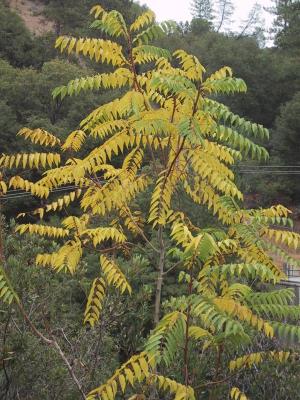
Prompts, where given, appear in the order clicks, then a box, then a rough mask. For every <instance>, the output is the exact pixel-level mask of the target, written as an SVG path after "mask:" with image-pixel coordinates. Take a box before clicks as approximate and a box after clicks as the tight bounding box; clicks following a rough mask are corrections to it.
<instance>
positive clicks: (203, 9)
mask: <svg viewBox="0 0 300 400" xmlns="http://www.w3.org/2000/svg"><path fill="white" fill-rule="evenodd" d="M192 14H193V17H194V18H199V19H204V20H206V21H208V22H212V20H213V19H214V15H213V7H212V4H211V1H210V0H193V1H192Z"/></svg>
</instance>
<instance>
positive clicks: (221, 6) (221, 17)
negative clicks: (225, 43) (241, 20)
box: [215, 0, 234, 32]
mask: <svg viewBox="0 0 300 400" xmlns="http://www.w3.org/2000/svg"><path fill="white" fill-rule="evenodd" d="M217 9H218V17H217V21H216V22H215V27H216V31H217V32H220V30H221V29H222V28H223V29H224V27H225V26H226V25H227V24H229V23H230V22H232V21H231V17H232V14H233V12H234V5H233V2H232V1H231V0H218V1H217Z"/></svg>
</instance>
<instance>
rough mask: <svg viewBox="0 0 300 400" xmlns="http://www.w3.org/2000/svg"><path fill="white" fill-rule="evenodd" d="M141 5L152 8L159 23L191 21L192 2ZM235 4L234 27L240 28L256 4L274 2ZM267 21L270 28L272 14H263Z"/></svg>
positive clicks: (144, 0)
mask: <svg viewBox="0 0 300 400" xmlns="http://www.w3.org/2000/svg"><path fill="white" fill-rule="evenodd" d="M139 2H140V4H146V5H147V6H148V7H149V8H151V9H152V10H153V11H154V12H155V14H156V16H157V19H158V21H163V20H167V19H173V20H175V21H187V20H190V19H191V11H190V9H191V0H140V1H139ZM233 2H234V3H235V14H234V17H233V18H234V20H235V22H234V27H235V28H238V27H239V26H240V24H241V23H242V21H243V20H245V19H246V18H247V15H248V13H249V11H250V10H251V8H252V7H253V6H254V4H255V3H259V4H261V5H262V6H266V7H268V6H270V5H272V0H233ZM262 16H263V17H264V19H265V21H266V25H267V26H270V25H271V22H272V17H271V16H270V14H268V13H266V12H263V15H262Z"/></svg>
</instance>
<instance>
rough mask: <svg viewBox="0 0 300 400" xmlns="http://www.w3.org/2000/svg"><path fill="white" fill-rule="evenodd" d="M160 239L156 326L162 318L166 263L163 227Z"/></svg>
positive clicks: (160, 231) (160, 230)
mask: <svg viewBox="0 0 300 400" xmlns="http://www.w3.org/2000/svg"><path fill="white" fill-rule="evenodd" d="M158 241H159V250H160V252H159V260H158V265H157V270H158V275H157V281H156V292H155V309H154V326H156V325H157V324H158V322H159V319H160V306H161V292H162V284H163V273H164V265H165V244H164V240H163V228H162V227H160V228H159V231H158Z"/></svg>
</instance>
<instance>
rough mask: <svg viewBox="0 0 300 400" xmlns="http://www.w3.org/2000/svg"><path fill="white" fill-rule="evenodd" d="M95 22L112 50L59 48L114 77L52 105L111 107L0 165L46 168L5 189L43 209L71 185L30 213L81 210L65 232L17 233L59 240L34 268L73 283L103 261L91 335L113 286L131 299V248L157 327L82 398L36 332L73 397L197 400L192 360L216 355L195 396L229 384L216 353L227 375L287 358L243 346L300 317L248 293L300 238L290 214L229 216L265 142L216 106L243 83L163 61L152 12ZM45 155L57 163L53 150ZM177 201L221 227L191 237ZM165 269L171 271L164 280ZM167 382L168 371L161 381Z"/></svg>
mask: <svg viewBox="0 0 300 400" xmlns="http://www.w3.org/2000/svg"><path fill="white" fill-rule="evenodd" d="M92 13H93V14H94V16H95V22H94V23H93V27H94V28H96V29H99V30H100V31H101V32H103V33H105V35H106V36H108V35H109V36H111V37H112V38H114V40H116V41H111V40H108V39H99V38H98V39H89V38H85V39H84V38H79V39H76V38H75V37H68V36H62V37H59V38H58V39H57V42H56V47H57V48H59V49H60V50H61V51H67V52H68V53H69V54H71V53H75V54H77V56H81V55H84V56H88V57H89V58H90V59H91V60H96V61H97V62H100V63H106V64H108V65H109V66H110V67H111V68H113V71H112V72H107V73H103V74H98V75H96V76H90V77H86V78H79V79H75V80H72V81H70V82H69V83H68V84H67V85H66V86H60V87H58V88H57V89H55V91H54V96H55V97H60V98H64V97H65V96H67V95H73V94H79V93H80V92H82V91H87V90H99V89H100V88H101V89H113V90H116V89H120V90H121V93H122V94H120V92H118V94H119V95H120V97H119V98H115V99H114V100H112V101H110V102H109V103H106V104H102V105H100V106H99V107H98V108H97V109H96V110H94V111H93V112H92V113H90V114H89V115H88V116H87V117H86V118H85V119H84V120H83V121H82V122H81V124H80V127H79V128H78V129H77V130H75V131H74V132H72V133H71V134H70V135H69V136H68V137H67V139H66V140H65V141H64V142H63V143H62V142H61V140H60V139H59V138H58V137H56V136H54V135H53V134H51V133H48V132H46V131H44V130H41V129H34V130H31V129H28V128H24V129H23V130H21V131H20V132H19V135H20V136H23V137H24V138H26V139H29V140H30V141H31V142H32V143H34V144H38V145H44V146H46V147H47V150H48V152H43V153H38V152H36V153H31V154H15V155H3V156H2V157H1V159H0V166H1V167H2V168H3V173H4V174H7V171H8V170H9V169H10V168H21V169H22V168H23V169H26V168H28V167H29V168H36V169H38V170H43V169H44V170H45V173H44V174H43V176H42V177H41V178H40V179H38V180H37V181H35V182H30V181H28V180H26V179H24V177H22V176H21V175H18V176H16V175H14V176H12V177H11V179H10V181H9V186H10V187H12V188H14V189H23V190H25V191H28V192H30V193H32V194H33V195H34V196H37V197H39V198H42V199H44V198H48V197H49V195H50V194H51V192H52V191H54V190H58V189H62V188H65V187H68V188H69V189H70V186H71V189H72V191H71V192H70V193H69V194H67V195H65V196H63V197H61V198H59V199H57V200H54V201H52V202H50V203H49V204H47V205H46V206H41V207H40V208H38V209H37V210H35V211H34V213H33V214H34V215H39V216H40V217H41V218H43V217H44V216H45V214H46V213H48V212H53V211H54V212H56V211H59V210H62V209H64V208H65V207H68V206H69V205H70V204H71V203H73V202H75V201H77V203H79V204H78V205H79V210H78V212H77V214H76V215H68V216H67V217H66V218H64V219H63V221H62V224H61V226H60V227H57V226H51V225H49V224H48V225H46V224H28V223H27V224H22V225H19V226H18V228H17V231H18V232H20V233H21V234H23V233H26V232H29V233H30V234H38V235H41V236H46V237H51V238H56V239H58V240H61V241H63V242H64V243H63V244H62V245H61V247H60V248H59V249H58V250H57V251H56V252H54V253H50V254H39V255H38V256H37V260H36V261H37V264H38V265H42V266H50V267H52V268H53V269H54V270H56V271H58V272H66V273H70V274H74V272H75V271H76V270H77V269H78V268H79V261H80V259H81V258H82V255H83V252H86V251H91V249H92V251H95V252H97V253H99V266H100V271H99V274H98V275H97V276H95V278H94V280H93V282H91V289H90V293H89V295H88V300H87V305H86V310H85V316H84V322H85V323H88V324H90V326H91V327H93V326H94V325H95V324H97V323H98V321H99V318H100V315H101V310H102V308H103V302H104V300H105V296H106V292H107V290H108V289H109V288H110V287H114V288H115V289H116V290H118V291H120V293H121V294H123V293H125V292H127V293H129V294H130V293H131V291H132V288H131V285H130V283H129V282H128V280H127V277H126V276H125V274H124V272H123V271H122V268H121V264H120V260H121V258H122V257H124V254H125V257H126V256H127V257H128V254H129V255H130V253H131V251H132V249H133V248H134V247H135V246H137V245H138V244H139V243H140V244H141V245H143V246H146V245H147V246H148V247H149V248H150V249H151V250H152V252H153V255H154V257H153V259H154V260H155V263H156V272H157V280H156V292H155V299H154V318H153V319H154V326H155V329H154V331H153V332H152V334H151V335H150V338H149V340H148V341H147V342H146V344H145V350H144V351H143V352H142V353H140V354H137V355H135V356H133V357H132V358H130V359H129V360H128V361H127V362H126V363H125V364H123V365H122V366H121V367H120V369H118V370H117V371H116V373H115V374H114V375H113V376H112V377H111V378H110V379H109V380H108V381H107V382H106V383H105V384H103V385H101V386H99V387H98V388H96V389H95V390H92V391H91V392H90V393H89V394H88V395H87V397H86V396H85V394H84V393H83V389H82V387H81V385H80V382H79V380H78V379H77V377H76V376H74V372H73V370H72V368H71V366H70V363H69V362H68V360H67V359H66V357H65V355H64V354H63V353H61V351H60V348H59V346H58V345H57V343H56V342H55V341H54V342H53V341H51V340H49V339H47V337H45V336H44V335H43V334H41V333H40V332H39V331H38V330H37V329H36V328H35V327H34V326H33V325H32V324H31V327H32V330H33V332H34V333H35V334H36V335H38V336H39V337H40V338H41V339H43V340H44V341H45V342H46V343H48V344H49V345H53V346H54V347H55V348H56V349H57V351H58V352H59V354H60V355H61V357H62V358H63V360H64V362H65V365H66V366H67V368H68V370H69V372H70V374H71V376H72V378H73V380H74V382H75V383H76V385H77V387H78V389H79V390H80V392H81V394H82V395H83V397H86V398H87V399H89V400H91V399H95V398H103V399H110V400H111V399H114V398H115V396H116V394H117V392H118V391H121V392H124V391H125V390H126V389H127V388H128V386H129V385H130V386H131V387H132V388H134V389H133V390H134V393H136V395H135V396H134V397H133V398H136V399H137V398H144V397H143V396H144V395H145V394H147V393H148V390H150V392H151V395H153V394H155V389H154V386H155V387H157V388H158V389H159V390H166V391H167V392H168V393H171V394H174V395H175V398H176V399H194V393H195V390H196V391H197V390H198V391H199V390H200V391H201V388H202V386H203V385H202V384H201V382H200V383H199V381H198V380H197V377H194V376H193V374H192V373H191V368H190V367H191V355H192V354H193V349H194V348H196V349H197V354H202V353H203V352H205V351H206V350H207V349H209V351H211V352H212V353H213V354H215V353H216V356H217V357H216V360H217V361H216V363H214V367H213V369H214V374H213V375H214V377H215V379H208V381H207V378H205V379H206V382H205V383H204V386H205V387H206V385H207V387H208V388H209V387H214V385H215V384H216V383H215V382H216V381H217V382H218V381H219V380H221V381H222V380H224V381H226V382H227V381H228V382H229V384H231V383H232V382H231V381H230V373H229V375H226V376H224V371H227V369H226V368H225V364H224V363H225V362H226V359H224V357H223V354H224V353H225V354H227V355H230V351H232V350H231V349H234V353H233V356H240V357H239V358H237V359H236V360H233V361H232V362H231V364H230V369H231V370H232V371H233V370H238V369H239V368H245V367H251V366H252V365H253V364H254V363H256V364H257V363H260V362H262V361H265V360H276V361H279V362H282V361H285V360H287V359H288V358H289V357H293V356H292V355H290V353H288V352H279V353H277V352H276V351H271V352H269V351H266V352H260V353H258V352H256V353H255V352H253V349H252V348H251V347H250V346H248V345H249V343H251V339H253V338H254V337H255V336H256V335H257V334H260V335H263V336H265V337H267V338H269V339H271V338H273V336H274V332H277V331H278V332H279V334H283V333H284V334H291V332H294V331H295V329H296V330H297V328H295V327H294V326H292V325H283V324H281V323H280V322H279V323H274V322H272V321H274V319H276V318H279V319H280V318H281V316H282V315H284V316H286V317H291V318H297V317H298V316H299V308H298V307H296V308H295V307H292V306H290V305H289V303H290V301H291V299H292V294H291V292H290V291H289V290H288V291H287V290H283V291H280V290H279V291H275V292H271V293H270V294H269V293H261V292H260V291H259V287H257V288H256V287H254V286H253V285H254V284H255V283H257V282H261V283H266V282H273V283H276V282H279V281H280V279H281V278H282V277H283V276H284V275H283V273H282V272H281V271H280V269H279V268H278V266H277V265H276V264H275V263H274V261H273V259H272V257H271V256H270V251H272V252H278V254H279V255H280V256H281V257H283V258H284V259H289V257H288V254H286V253H285V251H284V250H283V249H281V248H279V247H277V246H276V244H283V245H288V246H294V247H295V248H297V247H298V246H299V242H300V237H299V235H298V234H296V233H294V232H290V231H289V230H287V229H279V228H278V225H284V226H288V225H289V224H291V220H290V219H289V214H290V212H289V210H287V209H286V208H285V207H283V206H281V205H279V206H273V207H271V208H269V209H259V210H245V209H243V208H242V207H241V206H239V204H238V203H239V202H241V201H242V199H243V195H242V193H241V192H240V190H239V189H238V187H237V186H236V184H235V181H234V174H233V172H232V169H231V167H232V165H234V164H235V162H236V161H237V160H241V159H244V158H247V157H248V156H250V157H252V158H253V159H257V160H264V159H266V158H267V157H268V154H267V152H266V150H265V149H264V148H263V147H261V146H259V145H257V144H256V143H255V142H254V141H253V140H251V139H249V138H248V137H247V136H250V137H251V136H253V137H254V138H260V139H264V138H267V137H268V131H267V130H266V129H265V128H263V127H262V126H261V125H258V124H255V123H251V122H249V121H246V120H245V119H244V118H240V117H239V116H238V115H235V114H233V113H232V112H231V111H230V110H229V108H228V107H226V106H225V105H223V104H222V103H220V102H218V101H217V100H216V97H215V96H217V95H219V94H222V95H224V94H232V93H239V92H245V91H246V85H245V83H244V82H243V81H242V80H241V79H238V78H234V77H233V76H232V71H231V69H230V68H229V67H227V66H225V67H222V68H221V69H219V70H218V71H216V72H215V73H213V74H212V75H210V76H208V77H207V76H206V71H205V68H204V67H203V65H202V64H201V63H200V61H199V60H198V59H197V58H196V57H195V56H193V55H190V54H188V53H186V52H185V51H183V50H177V51H175V52H174V54H173V55H171V54H170V53H169V52H168V51H167V50H165V49H161V48H158V47H155V46H152V45H150V44H149V43H150V41H151V40H153V39H158V38H159V37H161V36H163V35H164V34H169V33H170V32H172V29H173V24H172V23H170V22H165V23H162V24H155V22H154V14H153V13H152V12H151V11H147V12H145V13H144V14H142V15H141V16H139V17H138V18H137V19H136V21H135V22H133V23H132V24H131V25H130V26H127V25H126V23H125V21H124V19H123V17H122V15H121V14H120V13H119V12H117V11H111V12H106V11H105V10H104V9H103V8H102V7H101V6H95V7H93V9H92ZM118 39H119V40H120V41H121V42H122V45H120V44H119V43H118ZM141 67H142V68H141ZM141 71H142V72H141ZM95 141H96V144H95ZM91 146H92V150H90V149H91ZM49 148H50V149H52V148H56V149H57V151H56V152H53V151H52V150H51V152H49ZM79 150H80V153H78V155H77V156H76V154H75V153H76V152H79ZM0 187H1V189H2V192H3V193H5V192H6V191H7V184H6V183H5V180H4V179H2V180H1V181H0ZM179 190H181V191H184V192H185V194H186V195H187V196H189V197H190V198H191V199H192V201H193V202H194V203H195V204H198V205H206V206H207V208H208V209H210V210H211V211H212V212H213V214H214V215H215V216H216V217H217V219H218V220H219V222H220V223H222V224H224V225H225V228H224V229H221V228H204V227H199V226H196V225H195V224H194V222H193V220H192V217H191V215H190V210H189V209H187V210H182V209H181V208H180V207H178V206H177V202H176V201H175V200H176V192H177V191H179ZM142 194H143V195H144V196H147V197H148V199H149V207H148V209H147V210H146V211H145V210H141V209H140V207H139V205H138V200H139V198H140V196H142ZM78 199H80V202H79V201H78ZM274 224H276V226H277V227H276V228H274V227H272V225H274ZM154 236H156V239H153V237H154ZM130 239H131V240H130ZM133 241H134V243H132V242H133ZM167 262H168V263H169V265H170V264H171V265H170V268H168V270H166V265H167ZM230 262H232V263H231V264H230ZM3 264H5V260H2V269H1V281H2V283H1V285H2V289H1V292H0V297H2V299H3V300H4V301H6V302H13V301H15V304H16V305H17V306H18V307H19V309H20V310H21V312H22V313H23V315H24V317H25V318H26V319H27V321H28V322H29V323H30V320H29V318H28V316H27V314H26V313H25V311H24V308H23V307H22V304H21V303H20V301H19V298H18V296H17V295H16V293H15V292H14V291H13V289H12V287H11V285H10V284H9V279H8V278H7V274H6V272H5V268H4V267H3ZM176 266H181V267H182V269H183V272H182V273H181V274H180V280H181V282H183V284H184V286H185V288H186V293H185V295H184V296H182V297H177V298H175V299H170V301H169V302H168V303H167V304H166V305H165V306H166V309H167V312H166V315H165V316H164V317H163V319H162V320H160V318H161V315H162V310H161V295H162V289H163V279H164V277H165V275H166V274H167V273H170V271H172V270H174V268H175V267H176ZM268 304H270V305H271V306H270V307H268V306H267V305H268ZM282 306H283V308H282ZM294 328H295V329H294ZM297 335H298V331H297ZM47 340H49V342H47ZM194 341H195V342H194ZM193 342H194V343H196V344H195V345H194V346H195V347H192V346H193V344H192V343H193ZM178 349H183V353H182V355H181V356H182V357H181V358H180V355H178V356H179V361H178V365H181V366H182V369H181V371H180V373H179V374H178V381H175V380H173V379H170V378H168V377H167V375H168V373H169V371H168V370H167V369H166V368H165V367H168V366H170V364H171V361H172V360H174V357H175V355H176V352H177V350H178ZM245 349H246V354H245ZM223 367H224V368H223ZM223 370H224V371H223ZM162 371H165V372H166V373H165V374H160V372H162ZM172 375H173V373H172ZM142 383H146V385H145V386H144V384H143V385H142ZM192 386H193V387H192ZM149 387H150V389H149ZM211 396H213V391H211ZM231 397H232V398H233V399H237V398H240V399H245V395H244V394H242V393H241V391H240V390H239V389H238V388H237V387H232V388H231ZM211 398H212V397H211Z"/></svg>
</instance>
